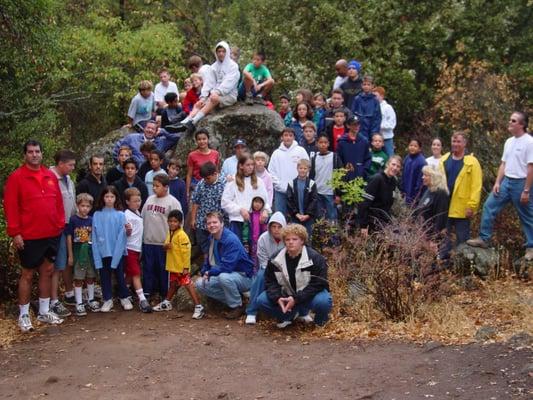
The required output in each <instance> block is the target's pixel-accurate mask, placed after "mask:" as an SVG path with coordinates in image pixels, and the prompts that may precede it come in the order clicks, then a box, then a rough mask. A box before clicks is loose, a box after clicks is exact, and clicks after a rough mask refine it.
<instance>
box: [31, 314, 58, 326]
mask: <svg viewBox="0 0 533 400" xmlns="http://www.w3.org/2000/svg"><path fill="white" fill-rule="evenodd" d="M37 321H39V322H44V323H45V324H51V325H59V324H62V323H63V320H62V319H61V318H59V317H58V316H57V315H56V314H54V313H53V312H52V311H48V312H47V313H46V314H39V315H37Z"/></svg>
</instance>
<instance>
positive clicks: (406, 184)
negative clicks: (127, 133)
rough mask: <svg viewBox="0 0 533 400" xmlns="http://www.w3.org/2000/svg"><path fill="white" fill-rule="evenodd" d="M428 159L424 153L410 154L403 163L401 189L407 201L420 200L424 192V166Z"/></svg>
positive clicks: (408, 202) (410, 202)
mask: <svg viewBox="0 0 533 400" xmlns="http://www.w3.org/2000/svg"><path fill="white" fill-rule="evenodd" d="M424 165H426V159H425V158H424V155H423V154H422V153H418V154H415V155H414V156H413V155H411V154H409V155H408V156H407V157H405V160H404V164H403V173H402V182H401V184H400V190H401V192H402V193H403V194H404V195H405V202H406V203H407V204H412V203H414V202H416V201H418V200H419V199H420V197H421V194H422V167H424Z"/></svg>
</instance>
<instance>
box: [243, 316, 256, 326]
mask: <svg viewBox="0 0 533 400" xmlns="http://www.w3.org/2000/svg"><path fill="white" fill-rule="evenodd" d="M256 322H257V318H256V316H255V315H247V316H246V321H244V323H245V324H246V325H255V324H256Z"/></svg>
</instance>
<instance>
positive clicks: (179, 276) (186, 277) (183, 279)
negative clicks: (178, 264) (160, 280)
mask: <svg viewBox="0 0 533 400" xmlns="http://www.w3.org/2000/svg"><path fill="white" fill-rule="evenodd" d="M169 282H170V283H172V282H176V283H177V284H178V286H188V285H190V284H191V283H192V280H191V274H189V273H188V272H187V273H183V272H181V273H180V272H171V273H170V277H169Z"/></svg>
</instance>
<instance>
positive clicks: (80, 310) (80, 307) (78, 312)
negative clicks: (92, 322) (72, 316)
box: [76, 303, 87, 317]
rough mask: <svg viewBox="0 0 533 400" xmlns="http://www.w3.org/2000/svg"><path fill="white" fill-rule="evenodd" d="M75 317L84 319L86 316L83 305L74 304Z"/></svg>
mask: <svg viewBox="0 0 533 400" xmlns="http://www.w3.org/2000/svg"><path fill="white" fill-rule="evenodd" d="M76 315H77V316H78V317H84V316H86V315H87V310H86V309H85V304H83V303H81V304H76Z"/></svg>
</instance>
